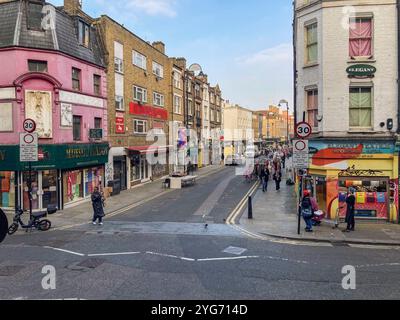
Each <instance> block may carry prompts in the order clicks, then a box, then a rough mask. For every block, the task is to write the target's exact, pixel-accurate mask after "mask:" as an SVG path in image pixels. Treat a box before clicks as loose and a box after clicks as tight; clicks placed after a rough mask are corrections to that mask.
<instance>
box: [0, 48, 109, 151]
mask: <svg viewBox="0 0 400 320" xmlns="http://www.w3.org/2000/svg"><path fill="white" fill-rule="evenodd" d="M28 60H39V61H47V68H48V70H47V72H46V73H36V72H34V73H31V72H29V69H28ZM72 68H77V69H80V70H81V78H80V83H81V91H73V89H72ZM0 70H1V73H0V90H1V89H4V88H15V94H16V97H15V99H9V98H7V99H2V98H1V96H0V102H12V105H13V108H12V109H13V114H12V121H13V131H12V132H4V131H2V128H1V124H0V143H1V144H6V145H7V144H8V145H16V144H18V143H19V133H20V132H23V128H22V123H23V121H24V119H25V93H26V91H27V90H40V91H49V92H51V104H52V106H51V107H52V131H53V135H52V138H51V139H40V142H39V143H40V144H64V143H88V142H89V138H88V132H89V129H90V128H94V127H95V125H94V122H95V118H101V125H102V129H103V137H106V136H107V122H108V120H107V99H106V93H107V83H106V80H107V78H106V73H105V70H104V69H103V68H101V67H98V66H96V65H93V64H89V63H87V62H84V61H81V60H78V59H75V58H73V57H70V56H68V55H66V54H63V53H60V52H55V51H54V52H53V51H41V50H36V49H23V48H8V49H0ZM94 75H98V76H100V77H101V85H100V92H101V95H100V96H97V95H95V93H94V83H93V82H94V81H93V79H94V78H93V76H94ZM62 94H63V95H64V96H66V95H67V96H68V97H69V100H70V101H65V99H62V98H61V96H62ZM62 102H64V103H68V104H71V105H72V113H73V115H76V116H81V117H82V126H81V132H82V135H81V140H80V141H74V140H73V129H72V127H63V126H61V103H62ZM103 140H105V138H104V139H103Z"/></svg>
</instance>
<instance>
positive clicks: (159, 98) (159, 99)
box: [153, 92, 164, 107]
mask: <svg viewBox="0 0 400 320" xmlns="http://www.w3.org/2000/svg"><path fill="white" fill-rule="evenodd" d="M153 104H154V105H155V106H158V107H164V95H162V94H160V93H157V92H153Z"/></svg>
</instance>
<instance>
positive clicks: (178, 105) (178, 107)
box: [174, 95, 182, 114]
mask: <svg viewBox="0 0 400 320" xmlns="http://www.w3.org/2000/svg"><path fill="white" fill-rule="evenodd" d="M174 113H177V114H182V97H180V96H178V95H174Z"/></svg>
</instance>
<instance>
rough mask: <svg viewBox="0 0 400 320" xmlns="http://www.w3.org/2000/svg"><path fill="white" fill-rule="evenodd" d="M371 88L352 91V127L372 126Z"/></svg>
mask: <svg viewBox="0 0 400 320" xmlns="http://www.w3.org/2000/svg"><path fill="white" fill-rule="evenodd" d="M371 119H372V95H371V88H351V89H350V127H370V126H371V125H372V120H371Z"/></svg>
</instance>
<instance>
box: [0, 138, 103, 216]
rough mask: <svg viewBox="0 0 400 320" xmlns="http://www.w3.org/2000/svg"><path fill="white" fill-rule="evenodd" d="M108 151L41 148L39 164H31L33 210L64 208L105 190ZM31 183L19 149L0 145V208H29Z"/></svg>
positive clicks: (81, 146)
mask: <svg viewBox="0 0 400 320" xmlns="http://www.w3.org/2000/svg"><path fill="white" fill-rule="evenodd" d="M108 152H109V146H108V144H63V145H39V161H38V162H32V163H31V169H32V171H31V181H32V197H33V201H32V205H33V209H34V210H42V209H45V208H47V206H48V205H50V204H53V205H57V207H58V208H60V209H64V208H67V207H69V206H73V205H76V204H78V203H80V202H83V201H86V200H87V199H89V198H90V195H91V193H92V192H93V189H94V187H96V186H99V187H104V183H105V182H104V166H105V163H107V161H108ZM28 181H29V164H28V163H21V162H20V161H19V146H8V145H7V146H1V145H0V207H1V208H4V209H13V208H15V206H20V207H23V208H24V209H28V208H29V198H28Z"/></svg>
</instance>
